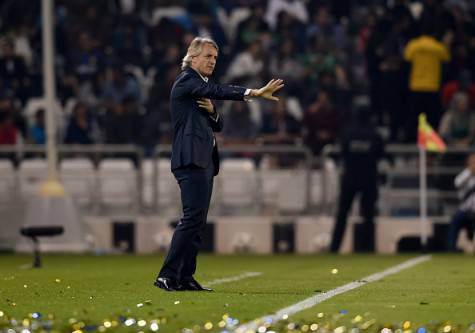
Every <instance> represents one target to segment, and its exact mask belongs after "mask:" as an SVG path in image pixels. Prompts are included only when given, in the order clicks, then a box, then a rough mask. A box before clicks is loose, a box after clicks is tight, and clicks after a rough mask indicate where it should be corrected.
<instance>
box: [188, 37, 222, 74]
mask: <svg viewBox="0 0 475 333" xmlns="http://www.w3.org/2000/svg"><path fill="white" fill-rule="evenodd" d="M204 44H211V45H213V47H214V48H215V49H216V50H217V51H219V47H218V44H216V42H215V41H214V40H212V39H211V38H205V37H196V38H195V39H193V40H192V41H191V43H190V46H188V51H186V55H185V56H184V57H183V61H182V63H181V69H182V70H183V69H185V68H187V67H190V66H191V59H192V58H193V57H196V56H198V55H200V53H201V51H203V45H204Z"/></svg>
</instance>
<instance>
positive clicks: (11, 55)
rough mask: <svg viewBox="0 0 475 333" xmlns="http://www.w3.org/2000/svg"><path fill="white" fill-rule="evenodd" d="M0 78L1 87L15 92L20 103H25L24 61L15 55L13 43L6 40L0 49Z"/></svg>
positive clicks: (25, 79) (25, 73)
mask: <svg viewBox="0 0 475 333" xmlns="http://www.w3.org/2000/svg"><path fill="white" fill-rule="evenodd" d="M0 77H1V78H2V79H3V85H4V87H5V88H6V89H9V90H11V91H14V92H15V95H16V96H17V97H19V98H20V99H21V100H22V102H26V100H27V99H28V97H27V93H28V92H27V82H28V80H27V79H28V73H27V68H26V64H25V60H24V59H23V58H22V57H20V56H18V55H16V54H15V51H14V48H13V42H12V41H11V40H7V41H6V42H5V43H4V45H3V47H2V56H1V57H0Z"/></svg>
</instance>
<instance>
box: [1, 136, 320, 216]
mask: <svg viewBox="0 0 475 333" xmlns="http://www.w3.org/2000/svg"><path fill="white" fill-rule="evenodd" d="M57 149H58V157H59V158H58V160H59V161H61V160H62V159H64V158H67V157H78V156H80V157H88V158H90V159H91V161H92V162H93V164H94V167H95V170H96V171H97V168H98V165H99V162H100V161H101V160H102V159H103V158H107V157H113V156H120V157H124V156H126V157H128V158H131V159H133V161H134V162H135V165H136V168H135V177H136V183H137V196H138V197H137V207H138V211H139V212H151V213H154V214H160V209H159V200H160V198H159V190H158V187H159V183H160V180H161V179H160V178H161V177H160V170H159V168H158V160H159V159H160V157H161V156H163V155H166V154H167V155H169V154H171V146H170V145H159V146H157V147H156V149H155V150H154V152H153V154H152V161H153V168H152V170H153V171H152V182H153V185H152V206H151V207H148V208H147V207H146V205H145V204H144V198H143V193H144V191H143V189H144V183H143V182H144V179H143V170H142V165H143V162H144V151H143V149H142V148H141V147H137V146H134V145H60V146H58V147H57ZM220 152H221V154H222V155H225V154H233V153H234V154H246V153H252V154H256V155H265V154H277V155H284V156H285V155H289V154H292V155H299V156H300V158H301V159H302V161H303V164H301V167H302V172H304V173H305V179H306V181H305V188H304V189H303V190H304V191H305V205H304V209H303V211H302V212H304V211H308V209H309V208H310V199H311V186H312V178H311V167H312V164H313V156H312V153H311V151H310V150H309V149H308V148H306V147H304V146H294V145H234V146H223V147H221V148H220ZM0 156H2V158H10V159H13V160H15V161H16V162H20V161H22V160H26V159H28V158H31V157H38V156H40V157H43V156H44V157H45V156H46V150H45V146H43V145H15V146H6V145H5V146H0ZM257 174H258V175H259V172H257ZM0 177H2V175H0ZM17 178H18V176H17ZM100 182H101V179H100V177H97V183H98V184H96V185H97V186H100V185H99V184H100ZM17 184H18V182H17ZM16 190H17V191H18V186H16ZM93 201H94V202H95V208H94V211H95V212H100V207H99V206H98V205H99V201H100V200H93Z"/></svg>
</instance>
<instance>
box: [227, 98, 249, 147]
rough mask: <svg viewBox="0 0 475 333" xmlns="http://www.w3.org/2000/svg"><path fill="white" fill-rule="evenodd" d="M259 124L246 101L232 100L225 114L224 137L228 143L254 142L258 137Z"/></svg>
mask: <svg viewBox="0 0 475 333" xmlns="http://www.w3.org/2000/svg"><path fill="white" fill-rule="evenodd" d="M257 133H258V128H257V124H256V123H255V122H254V121H253V119H252V117H251V111H250V109H249V106H248V105H247V104H246V103H240V102H232V103H231V107H230V109H229V110H228V112H227V113H226V114H225V115H224V128H223V133H222V134H223V139H224V141H225V142H226V143H234V144H236V143H239V144H242V143H252V142H254V140H255V139H256V137H257Z"/></svg>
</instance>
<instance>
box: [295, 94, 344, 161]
mask: <svg viewBox="0 0 475 333" xmlns="http://www.w3.org/2000/svg"><path fill="white" fill-rule="evenodd" d="M343 121H344V120H343V117H342V114H341V113H340V112H339V111H338V110H337V109H335V108H334V106H333V105H332V102H331V100H330V96H329V94H328V92H327V91H325V90H322V91H320V92H319V93H318V95H317V98H316V100H315V101H314V102H313V103H312V104H310V106H309V107H308V109H307V110H306V112H305V115H304V119H303V124H304V125H303V126H304V142H305V144H306V145H307V146H308V147H309V148H310V149H311V150H312V151H313V153H314V154H315V155H318V154H320V152H321V150H322V148H323V147H324V146H325V145H326V144H329V143H335V141H336V139H337V138H338V137H339V135H340V131H341V129H342V128H343Z"/></svg>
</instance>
